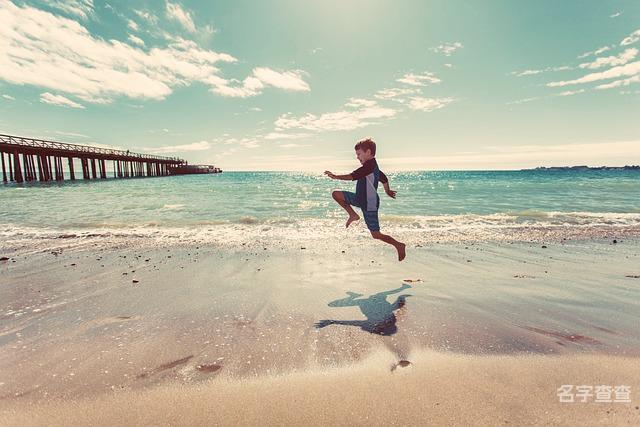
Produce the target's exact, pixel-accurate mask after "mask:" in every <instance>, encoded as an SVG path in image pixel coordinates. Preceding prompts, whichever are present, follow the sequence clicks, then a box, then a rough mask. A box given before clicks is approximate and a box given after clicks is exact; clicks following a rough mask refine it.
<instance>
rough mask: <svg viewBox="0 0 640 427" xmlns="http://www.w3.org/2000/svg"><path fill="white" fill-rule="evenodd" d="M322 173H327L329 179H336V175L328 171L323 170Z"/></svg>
mask: <svg viewBox="0 0 640 427" xmlns="http://www.w3.org/2000/svg"><path fill="white" fill-rule="evenodd" d="M324 174H325V175H327V176H328V177H329V178H331V179H336V175H335V174H334V173H333V172H330V171H324Z"/></svg>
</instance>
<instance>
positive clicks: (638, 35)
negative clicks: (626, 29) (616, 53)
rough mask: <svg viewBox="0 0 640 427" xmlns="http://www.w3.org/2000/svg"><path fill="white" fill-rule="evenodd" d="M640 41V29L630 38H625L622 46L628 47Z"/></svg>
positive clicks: (621, 43)
mask: <svg viewBox="0 0 640 427" xmlns="http://www.w3.org/2000/svg"><path fill="white" fill-rule="evenodd" d="M638 40H640V29H638V30H635V31H634V32H633V33H631V34H630V35H629V37H625V38H624V39H623V40H622V41H621V42H620V46H628V45H630V44H633V43H635V42H637V41H638Z"/></svg>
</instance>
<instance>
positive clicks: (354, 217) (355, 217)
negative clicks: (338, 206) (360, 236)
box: [346, 214, 360, 227]
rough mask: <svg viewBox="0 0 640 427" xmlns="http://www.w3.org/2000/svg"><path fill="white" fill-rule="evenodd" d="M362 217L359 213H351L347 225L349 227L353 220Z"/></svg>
mask: <svg viewBox="0 0 640 427" xmlns="http://www.w3.org/2000/svg"><path fill="white" fill-rule="evenodd" d="M359 219H360V216H359V215H358V214H356V215H355V216H353V215H351V216H349V219H348V220H347V225H346V226H347V227H349V224H351V223H352V222H353V221H357V220H359Z"/></svg>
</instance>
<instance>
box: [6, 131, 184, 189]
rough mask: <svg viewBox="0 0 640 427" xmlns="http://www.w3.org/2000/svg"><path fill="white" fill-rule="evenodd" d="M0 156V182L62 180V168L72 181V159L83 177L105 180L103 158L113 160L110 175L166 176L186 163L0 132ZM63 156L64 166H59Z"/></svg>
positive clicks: (104, 162) (125, 176) (178, 160)
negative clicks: (77, 164) (66, 164)
mask: <svg viewBox="0 0 640 427" xmlns="http://www.w3.org/2000/svg"><path fill="white" fill-rule="evenodd" d="M0 157H1V159H0V160H1V163H2V179H3V182H9V181H15V182H24V181H36V180H40V181H51V180H56V181H61V180H64V179H65V171H66V172H67V173H68V175H69V178H70V179H72V180H74V179H75V163H76V161H79V163H80V165H81V167H82V173H83V178H84V179H92V178H93V179H98V178H101V179H106V178H107V164H106V162H107V161H110V162H113V170H112V171H113V176H114V178H129V177H143V176H166V175H170V174H171V167H176V166H180V165H184V164H186V163H187V162H186V161H185V160H183V159H180V158H178V157H165V156H156V155H153V154H142V153H133V152H130V151H129V150H126V151H125V150H118V149H113V148H104V147H94V146H90V145H79V144H70V143H66V142H58V141H49V140H44V139H37V138H28V137H23V136H15V135H6V134H0ZM5 158H6V163H7V164H8V170H7V167H6V165H5ZM63 158H66V159H67V163H68V166H65V165H63V161H62V159H63ZM7 172H8V173H7Z"/></svg>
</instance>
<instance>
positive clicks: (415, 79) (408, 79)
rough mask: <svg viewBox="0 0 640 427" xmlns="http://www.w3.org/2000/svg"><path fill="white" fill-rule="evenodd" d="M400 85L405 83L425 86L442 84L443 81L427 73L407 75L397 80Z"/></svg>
mask: <svg viewBox="0 0 640 427" xmlns="http://www.w3.org/2000/svg"><path fill="white" fill-rule="evenodd" d="M396 81H397V82H398V83H404V84H408V85H411V86H425V85H426V84H427V83H440V82H441V81H442V80H440V79H439V78H437V77H436V76H435V75H434V74H433V73H431V72H429V71H425V72H424V73H422V74H412V73H409V74H405V75H404V76H403V77H402V78H399V79H397V80H396Z"/></svg>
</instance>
